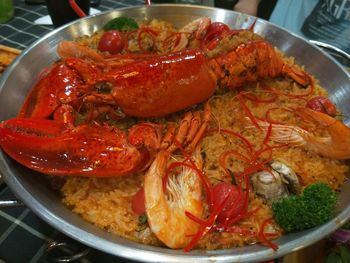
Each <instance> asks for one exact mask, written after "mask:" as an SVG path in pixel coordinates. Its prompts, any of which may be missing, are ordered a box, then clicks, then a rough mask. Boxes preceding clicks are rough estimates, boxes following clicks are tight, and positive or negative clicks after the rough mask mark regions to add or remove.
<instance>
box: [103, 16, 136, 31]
mask: <svg viewBox="0 0 350 263" xmlns="http://www.w3.org/2000/svg"><path fill="white" fill-rule="evenodd" d="M138 28H139V25H138V24H137V22H136V21H135V20H134V19H132V18H128V17H116V18H114V19H112V20H110V21H109V22H107V24H105V25H104V27H103V30H104V31H109V30H118V31H121V32H130V31H133V30H136V29H138Z"/></svg>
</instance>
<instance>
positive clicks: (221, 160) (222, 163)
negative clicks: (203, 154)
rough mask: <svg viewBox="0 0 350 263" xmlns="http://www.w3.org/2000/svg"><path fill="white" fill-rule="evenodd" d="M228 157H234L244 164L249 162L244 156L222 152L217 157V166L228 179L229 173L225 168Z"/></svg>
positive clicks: (232, 152) (231, 152) (233, 152)
mask: <svg viewBox="0 0 350 263" xmlns="http://www.w3.org/2000/svg"><path fill="white" fill-rule="evenodd" d="M230 155H233V156H235V157H237V158H238V159H241V160H242V161H244V162H246V163H249V162H250V160H249V159H248V158H247V157H245V156H244V155H242V154H240V153H238V152H235V151H227V152H224V153H222V154H221V155H220V157H219V165H220V166H221V167H222V168H223V169H224V171H225V174H226V176H228V177H230V173H229V171H228V169H227V167H226V159H227V157H229V156H230Z"/></svg>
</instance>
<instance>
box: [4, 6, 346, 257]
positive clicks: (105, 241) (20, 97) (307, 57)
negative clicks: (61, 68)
mask: <svg viewBox="0 0 350 263" xmlns="http://www.w3.org/2000/svg"><path fill="white" fill-rule="evenodd" d="M121 15H123V16H129V17H133V18H136V19H140V20H144V19H151V18H159V19H164V20H167V21H169V22H171V23H174V24H175V25H177V26H181V25H184V24H186V23H187V22H189V21H191V20H193V19H195V18H197V17H200V16H208V17H211V18H212V20H213V21H221V22H224V23H226V24H229V25H230V26H231V27H233V28H247V27H248V26H249V25H251V24H252V22H253V21H254V18H253V17H250V16H246V15H242V14H239V13H235V12H232V11H228V10H224V9H215V8H210V7H202V6H187V5H158V6H157V5H154V6H137V7H132V8H123V9H118V10H113V11H110V12H105V13H102V14H99V15H95V16H91V17H88V18H85V19H82V20H79V21H76V22H73V23H71V24H69V25H66V26H64V27H61V28H59V29H57V30H55V31H53V32H51V33H50V34H48V35H46V36H45V37H44V38H42V39H40V40H39V41H37V42H36V43H34V44H33V45H32V46H31V47H30V48H28V49H27V50H25V51H24V52H23V53H22V54H21V55H20V56H19V57H18V58H17V59H16V60H15V62H14V63H13V64H12V65H11V66H10V67H9V68H8V70H7V71H6V72H5V74H4V75H3V77H2V79H1V82H0V120H5V119H8V118H11V117H14V116H16V114H17V113H18V111H19V109H20V106H21V104H22V103H23V101H24V98H25V96H26V94H27V93H28V90H29V89H30V87H31V86H32V85H33V84H34V83H35V81H36V80H37V76H38V75H39V73H40V72H41V70H43V69H44V68H45V67H47V66H48V65H50V64H51V63H53V62H54V61H55V60H56V59H57V55H56V46H57V44H58V43H59V42H60V41H61V40H66V39H74V38H76V37H79V36H82V35H91V34H92V33H94V32H95V31H97V30H99V29H100V28H101V27H102V25H104V24H105V23H106V22H107V21H108V20H110V19H111V18H114V17H116V16H121ZM254 31H255V32H257V33H258V34H260V35H262V36H263V37H264V38H265V39H267V40H269V41H270V42H272V44H273V45H275V46H277V47H278V48H279V49H280V50H282V51H283V52H285V53H286V54H288V55H290V56H294V57H295V58H296V62H297V63H299V64H300V65H305V68H306V70H307V71H308V72H310V73H311V74H313V75H315V76H316V77H317V78H318V79H319V80H320V82H321V84H322V85H323V86H324V87H326V88H327V89H328V91H329V93H330V96H331V99H332V100H333V101H334V102H335V103H336V104H337V106H338V107H339V109H341V110H342V111H343V113H344V115H347V116H350V82H349V75H348V74H347V72H346V71H345V70H344V69H343V68H342V67H341V66H340V65H339V64H338V63H337V62H336V61H335V60H333V59H332V58H331V57H330V56H328V55H327V54H325V53H323V52H322V51H321V50H320V49H319V48H317V47H315V46H313V45H312V44H310V43H308V42H307V41H305V40H303V39H301V38H299V37H297V36H295V35H293V34H291V33H290V32H288V31H286V30H284V29H282V28H280V27H277V26H275V25H272V24H270V23H269V22H267V21H264V20H260V19H258V20H257V22H256V25H255V27H254ZM346 123H347V125H349V124H350V122H349V119H347V120H346ZM0 169H1V173H2V174H3V176H4V179H5V181H6V183H7V184H8V186H9V187H10V188H11V189H12V190H13V192H14V193H15V194H16V195H17V196H18V197H19V198H20V199H21V200H22V201H23V202H24V203H25V204H26V205H27V206H28V207H29V208H30V209H32V210H33V211H34V212H35V213H36V214H37V215H39V216H40V217H41V218H42V219H44V220H45V221H46V222H48V223H49V224H51V225H52V226H53V227H55V228H57V229H58V230H59V231H62V232H64V233H65V234H67V235H68V236H70V237H72V238H75V239H77V240H79V241H81V242H82V243H84V244H86V245H88V246H91V247H94V248H97V249H99V250H102V251H104V252H107V253H110V254H114V255H118V256H121V257H125V258H129V259H134V260H139V261H149V262H156V261H159V262H199V261H201V262H202V261H203V262H204V261H207V262H209V261H210V262H214V261H215V262H216V261H218V262H256V261H263V260H268V259H271V258H277V257H281V256H283V255H285V254H288V253H291V252H292V251H295V250H298V249H301V248H303V247H305V246H308V245H310V244H312V243H314V242H316V241H318V240H320V239H322V238H323V237H325V236H326V235H328V234H329V233H331V232H333V231H334V230H336V229H337V228H338V227H339V226H340V225H341V224H343V223H345V221H346V220H347V219H349V218H350V195H349V194H348V193H349V192H350V183H349V182H348V183H346V185H345V186H344V187H343V190H342V192H341V193H340V203H339V212H338V213H337V215H336V217H335V218H334V219H333V220H331V221H330V222H328V223H327V224H325V225H322V226H319V227H317V228H315V229H311V230H308V231H304V232H299V233H295V234H289V235H285V236H283V237H282V238H280V239H278V240H277V241H276V243H277V244H278V245H279V249H278V251H276V252H273V251H272V249H270V248H267V247H264V246H260V245H252V246H246V247H242V248H235V249H225V250H215V251H204V250H194V251H191V252H190V253H185V252H183V251H182V250H171V249H166V248H159V247H152V246H146V245H141V244H137V243H134V242H131V241H128V240H126V239H124V238H121V237H118V236H115V235H112V234H110V233H107V232H105V231H103V230H101V229H98V228H97V227H95V226H93V225H91V224H90V223H88V222H86V221H84V220H82V219H81V218H80V217H79V216H78V215H76V214H74V213H72V212H71V211H70V210H69V209H68V208H66V207H65V206H64V205H62V203H61V202H60V197H59V195H58V194H57V193H56V192H54V191H53V190H51V188H50V187H49V186H48V184H47V181H46V180H45V176H43V175H40V174H37V173H35V172H32V171H29V170H28V169H26V168H24V167H22V166H21V165H19V164H17V163H16V162H15V161H13V160H12V159H10V158H9V157H8V156H6V155H5V154H4V153H3V152H0Z"/></svg>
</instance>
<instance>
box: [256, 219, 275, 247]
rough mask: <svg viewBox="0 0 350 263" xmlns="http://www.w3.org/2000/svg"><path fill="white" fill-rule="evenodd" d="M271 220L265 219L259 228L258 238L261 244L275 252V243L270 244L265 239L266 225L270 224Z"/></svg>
mask: <svg viewBox="0 0 350 263" xmlns="http://www.w3.org/2000/svg"><path fill="white" fill-rule="evenodd" d="M271 221H272V218H268V219H266V220H265V221H264V222H263V223H262V224H261V226H260V230H259V238H260V239H261V241H262V242H263V244H266V245H268V246H269V247H271V248H272V249H273V250H275V251H276V250H277V249H278V245H276V244H275V243H272V242H271V241H270V240H268V239H267V238H266V234H265V231H264V230H265V227H266V225H267V224H269V223H271Z"/></svg>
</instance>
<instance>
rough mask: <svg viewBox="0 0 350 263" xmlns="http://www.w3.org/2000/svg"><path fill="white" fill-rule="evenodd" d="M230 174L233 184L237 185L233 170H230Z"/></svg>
mask: <svg viewBox="0 0 350 263" xmlns="http://www.w3.org/2000/svg"><path fill="white" fill-rule="evenodd" d="M228 172H229V173H230V176H231V184H233V185H237V182H236V177H235V174H234V173H233V172H232V171H231V170H228Z"/></svg>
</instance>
